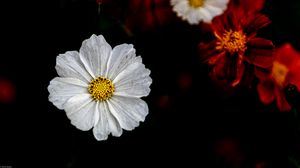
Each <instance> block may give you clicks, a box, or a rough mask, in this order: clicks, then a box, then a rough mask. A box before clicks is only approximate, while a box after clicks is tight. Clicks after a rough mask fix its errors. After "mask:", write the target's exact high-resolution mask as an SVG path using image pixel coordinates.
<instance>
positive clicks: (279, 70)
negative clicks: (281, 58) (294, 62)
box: [272, 61, 289, 86]
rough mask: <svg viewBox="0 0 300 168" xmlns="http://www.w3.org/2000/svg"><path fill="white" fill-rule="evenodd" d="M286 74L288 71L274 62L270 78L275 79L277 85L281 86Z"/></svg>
mask: <svg viewBox="0 0 300 168" xmlns="http://www.w3.org/2000/svg"><path fill="white" fill-rule="evenodd" d="M288 72H289V69H288V68H287V67H286V66H285V65H283V64H281V63H279V62H278V61H274V63H273V68H272V77H273V78H274V79H275V81H276V83H277V84H279V85H280V86H283V83H284V81H285V78H286V76H287V74H288Z"/></svg>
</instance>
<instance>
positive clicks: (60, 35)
mask: <svg viewBox="0 0 300 168" xmlns="http://www.w3.org/2000/svg"><path fill="white" fill-rule="evenodd" d="M127 5H128V4H127V1H122V0H116V1H115V2H114V5H105V4H103V6H101V13H100V15H99V14H98V4H97V3H96V2H95V1H93V0H54V1H42V2H40V1H36V2H35V1H30V2H27V1H11V2H6V3H5V2H3V3H2V4H1V10H0V11H1V16H0V18H1V29H0V30H1V36H0V37H1V43H2V44H1V61H0V68H1V69H0V78H1V80H7V81H9V82H10V84H11V85H12V90H14V92H12V94H13V95H14V96H13V98H12V99H11V101H8V102H5V101H4V102H0V103H1V104H0V166H12V167H25V166H30V167H105V166H107V167H108V166H109V167H111V166H112V167H114V166H115V165H119V164H121V165H122V166H134V167H145V166H162V165H173V164H175V165H178V164H182V165H183V166H184V167H192V165H193V167H208V168H210V167H212V168H215V167H216V168H227V167H228V168H229V167H230V168H231V167H232V168H235V167H243V168H244V167H245V168H248V167H249V168H269V167H272V168H273V167H276V168H277V167H278V168H289V167H297V166H296V165H297V162H298V163H300V162H299V160H298V161H297V158H299V156H300V155H299V154H300V152H299V150H300V145H299V142H300V141H299V140H300V139H299V117H298V118H297V116H296V113H293V112H290V113H280V112H278V111H277V110H276V108H275V107H274V104H273V105H270V106H264V105H262V104H261V103H260V102H259V99H258V96H257V93H256V89H255V87H253V88H246V87H238V88H237V89H233V90H230V91H228V92H223V91H222V90H221V89H219V87H218V86H216V85H214V84H213V83H212V82H211V80H210V78H209V77H208V72H209V71H208V69H207V67H206V66H205V65H202V64H200V61H199V56H198V52H197V44H198V43H199V42H200V41H203V40H207V39H209V37H210V35H209V34H207V33H206V32H203V31H200V28H199V26H190V25H188V24H187V23H186V22H182V21H180V20H179V19H175V20H173V21H172V22H170V23H168V24H165V25H157V26H155V27H154V28H153V29H151V30H143V31H141V30H137V29H134V30H132V32H133V36H128V34H126V33H125V32H124V30H123V29H122V27H121V26H120V22H122V19H124V17H125V16H122V18H115V17H113V18H112V17H111V13H110V11H113V9H116V10H117V9H118V10H120V11H121V12H122V11H123V10H125V9H126V8H127ZM299 9H300V2H298V1H296V0H294V1H288V2H287V1H278V2H277V1H267V3H266V4H265V7H264V8H263V10H262V12H263V13H265V14H266V15H268V16H269V17H270V19H271V20H272V24H271V25H269V26H268V27H266V28H264V29H262V30H261V31H260V33H259V35H260V36H262V37H265V38H268V39H271V40H273V42H274V44H275V45H276V46H280V45H281V44H283V43H285V42H290V43H292V44H293V46H294V47H295V48H296V49H298V50H299V51H300V33H299V31H300V22H299V18H300V12H299V11H300V10H299ZM103 20H104V21H103ZM100 21H101V23H100ZM103 22H105V25H103V24H102V23H103ZM92 34H97V35H98V34H103V35H104V37H105V38H106V40H107V42H108V43H109V44H110V45H111V46H112V47H113V46H115V45H118V44H122V43H131V44H134V46H135V48H136V50H137V54H138V55H141V56H142V58H143V62H144V64H145V65H146V67H147V68H149V69H150V70H151V77H152V79H153V84H152V85H151V89H152V91H151V93H150V95H149V96H148V97H145V98H143V99H144V100H145V101H146V102H147V103H148V106H149V115H148V116H147V117H146V120H145V122H143V123H141V124H140V126H139V127H137V128H136V129H135V130H134V131H124V132H123V135H122V136H121V137H119V138H116V137H112V136H109V138H108V140H106V141H100V142H98V141H96V140H95V138H94V137H93V134H92V132H91V131H87V132H84V131H80V130H77V129H76V128H75V127H74V126H72V125H71V124H70V122H69V120H68V118H67V117H66V115H65V112H64V111H61V110H58V109H57V108H56V107H55V106H53V105H52V103H50V102H49V101H48V95H49V93H48V91H47V86H48V84H49V81H50V80H51V79H53V78H54V77H55V76H57V73H56V71H55V68H54V66H55V59H56V56H57V55H58V54H60V53H64V52H66V51H71V50H79V48H80V46H81V43H82V41H83V40H84V39H87V38H89V37H90V36H91V35H92ZM259 166H261V167H259ZM298 167H299V164H298Z"/></svg>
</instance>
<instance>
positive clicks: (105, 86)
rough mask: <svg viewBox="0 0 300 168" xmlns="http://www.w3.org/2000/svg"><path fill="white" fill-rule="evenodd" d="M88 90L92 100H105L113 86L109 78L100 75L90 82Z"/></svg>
mask: <svg viewBox="0 0 300 168" xmlns="http://www.w3.org/2000/svg"><path fill="white" fill-rule="evenodd" d="M88 91H89V93H90V94H91V97H92V98H93V99H94V100H96V101H105V100H107V99H109V98H111V96H112V95H113V93H114V91H115V87H114V85H113V83H112V81H111V80H109V79H107V78H104V77H101V76H100V77H98V78H96V79H93V80H92V81H91V82H90V84H89V87H88Z"/></svg>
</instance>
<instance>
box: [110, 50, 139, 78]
mask: <svg viewBox="0 0 300 168" xmlns="http://www.w3.org/2000/svg"><path fill="white" fill-rule="evenodd" d="M135 57H136V56H135V49H134V48H133V45H131V44H121V45H118V46H116V47H114V49H113V50H112V54H111V57H109V59H108V62H107V67H108V68H107V69H108V71H107V74H106V76H107V77H109V78H110V79H112V78H115V76H116V75H117V74H118V73H119V72H120V71H121V70H122V69H123V68H124V65H127V63H128V62H130V61H131V60H133V59H134V58H135Z"/></svg>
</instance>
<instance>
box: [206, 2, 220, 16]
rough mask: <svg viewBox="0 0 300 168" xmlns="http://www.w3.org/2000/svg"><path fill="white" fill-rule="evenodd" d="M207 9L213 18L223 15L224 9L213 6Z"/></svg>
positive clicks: (208, 6)
mask: <svg viewBox="0 0 300 168" xmlns="http://www.w3.org/2000/svg"><path fill="white" fill-rule="evenodd" d="M205 9H206V10H207V11H208V12H209V13H210V15H211V16H212V17H215V16H218V15H220V14H222V13H223V9H221V8H218V7H215V6H212V5H206V6H205Z"/></svg>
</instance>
